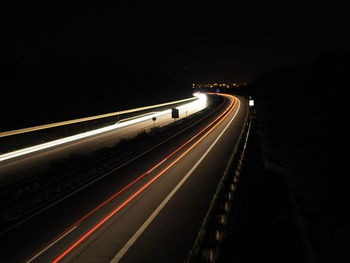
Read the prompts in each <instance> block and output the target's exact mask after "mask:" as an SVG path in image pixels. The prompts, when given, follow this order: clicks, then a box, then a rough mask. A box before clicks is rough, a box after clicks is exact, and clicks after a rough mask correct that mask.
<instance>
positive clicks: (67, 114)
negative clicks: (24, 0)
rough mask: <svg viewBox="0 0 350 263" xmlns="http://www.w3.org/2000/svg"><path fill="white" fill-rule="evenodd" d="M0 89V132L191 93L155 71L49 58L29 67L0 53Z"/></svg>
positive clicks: (104, 62) (157, 101) (116, 109)
mask: <svg viewBox="0 0 350 263" xmlns="http://www.w3.org/2000/svg"><path fill="white" fill-rule="evenodd" d="M0 89H1V90H0V91H1V98H2V101H3V102H6V103H1V105H0V111H1V114H0V121H1V125H0V130H1V131H5V130H10V129H15V128H23V127H28V126H32V125H38V124H44V123H51V122H55V121H62V120H68V119H74V118H78V117H84V116H90V115H95V114H102V113H108V112H113V111H118V110H122V109H130V108H134V107H138V106H146V105H153V104H156V103H161V102H168V101H173V100H178V99H181V98H188V97H190V96H192V90H191V88H190V86H189V85H186V84H184V83H180V82H178V81H175V80H174V79H171V78H169V77H167V76H164V75H160V74H158V73H155V72H151V71H147V70H141V69H127V68H122V67H120V66H116V65H115V64H113V63H112V62H111V61H108V60H100V61H97V60H95V61H88V62H87V61H85V62H82V61H79V60H74V59H72V58H70V57H54V56H53V57H51V56H47V57H46V58H43V59H42V61H41V62H40V64H36V65H32V66H28V65H27V66H25V65H23V64H22V63H20V62H19V61H16V59H15V58H13V57H0Z"/></svg>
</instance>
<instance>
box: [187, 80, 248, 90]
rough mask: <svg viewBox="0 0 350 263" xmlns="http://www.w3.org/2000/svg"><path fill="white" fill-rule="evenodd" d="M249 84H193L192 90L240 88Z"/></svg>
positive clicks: (242, 82) (243, 82)
mask: <svg viewBox="0 0 350 263" xmlns="http://www.w3.org/2000/svg"><path fill="white" fill-rule="evenodd" d="M247 84H248V82H245V81H241V82H231V83H193V84H192V88H194V89H198V88H213V89H217V88H227V89H229V88H238V87H243V86H246V85H247Z"/></svg>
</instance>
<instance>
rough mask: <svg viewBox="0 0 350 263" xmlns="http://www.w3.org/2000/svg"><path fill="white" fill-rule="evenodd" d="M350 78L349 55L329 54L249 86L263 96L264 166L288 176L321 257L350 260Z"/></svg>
mask: <svg viewBox="0 0 350 263" xmlns="http://www.w3.org/2000/svg"><path fill="white" fill-rule="evenodd" d="M349 76H350V57H349V56H346V55H337V54H332V53H325V54H323V55H322V56H320V57H319V58H318V59H316V60H315V61H313V62H312V63H309V64H304V65H299V66H296V67H294V68H290V69H286V70H283V71H281V72H277V73H273V74H270V75H268V76H265V77H262V78H260V79H258V80H257V81H256V82H255V83H254V84H252V85H251V86H250V87H247V90H248V91H249V92H248V93H249V94H253V96H254V97H255V99H256V113H257V124H258V127H259V132H260V135H261V136H260V139H261V142H262V147H263V155H264V160H265V166H267V167H269V168H270V169H272V170H273V169H275V172H277V174H278V173H280V174H282V175H283V177H285V178H286V181H287V184H288V185H289V189H290V193H291V195H292V200H294V201H295V204H296V205H297V206H298V210H297V211H298V212H297V213H300V215H301V217H299V215H297V218H303V219H304V222H305V223H306V224H305V225H306V231H307V232H308V233H309V236H308V238H309V239H310V241H311V244H312V246H311V247H309V248H308V249H311V250H313V251H311V254H310V255H312V254H314V253H315V255H316V256H315V259H316V260H317V261H318V262H348V261H349V260H350V253H349V251H350V246H349V245H350V242H349V235H350V223H349V222H350V218H349V213H348V211H347V210H348V200H349V199H348V186H349V184H348V182H349V179H348V175H347V174H348V165H347V161H348V160H347V159H348V157H347V156H348V154H347V152H348V147H347V146H346V145H347V144H348V136H349V133H348V132H347V129H348V128H347V127H346V126H347V120H348V116H347V113H346V112H348V109H347V107H348V106H347V105H348V103H347V100H348V97H347V93H346V92H347V89H348V87H349V84H348V83H349ZM276 168H278V169H276ZM278 198H279V197H278V196H276V199H278ZM299 209H300V210H299ZM305 225H304V226H305ZM300 226H303V223H301V224H300ZM304 234H305V233H304ZM310 258H311V257H310ZM310 258H309V259H310Z"/></svg>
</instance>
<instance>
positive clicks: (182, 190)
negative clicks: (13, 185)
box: [0, 95, 248, 263]
mask: <svg viewBox="0 0 350 263" xmlns="http://www.w3.org/2000/svg"><path fill="white" fill-rule="evenodd" d="M223 96H225V98H226V100H225V106H224V107H223V108H222V109H221V111H220V112H218V113H217V114H215V115H211V116H210V117H209V118H208V119H206V120H203V121H202V122H200V123H198V124H197V125H195V126H193V127H192V128H191V129H188V130H186V131H184V132H183V133H181V134H179V135H178V136H176V137H174V138H173V139H171V140H168V141H167V142H166V143H164V144H161V145H159V146H158V147H156V148H154V149H153V150H151V151H149V152H147V154H145V155H141V156H140V157H139V158H136V159H135V160H133V161H132V162H130V163H128V164H127V165H125V166H123V167H121V168H120V169H118V170H116V171H114V172H113V173H111V174H109V175H108V176H106V177H104V178H103V179H102V180H100V181H97V182H96V183H95V184H93V185H91V186H89V187H87V188H85V189H84V190H83V191H80V192H78V193H77V194H75V195H73V196H71V197H69V198H68V199H65V200H63V201H62V202H60V203H59V204H57V205H56V206H54V207H51V208H50V209H47V210H46V211H44V212H43V213H41V214H39V215H37V216H36V217H34V218H31V219H30V220H28V221H26V222H24V223H23V224H21V225H19V226H18V227H16V228H14V229H12V230H11V231H9V232H6V233H5V234H3V235H1V236H0V242H1V253H0V262H9V263H11V262H27V263H30V262H84V263H88V262H98V263H103V262H108V263H117V262H183V260H184V259H185V258H186V256H187V253H188V251H189V249H190V248H191V246H192V245H193V242H194V240H195V238H196V235H197V233H198V230H199V228H200V226H201V224H202V222H203V219H204V216H205V214H206V212H207V209H208V206H209V203H210V201H211V199H212V196H213V194H214V192H215V190H216V187H217V185H218V182H219V180H220V178H221V176H222V174H223V172H224V170H225V168H226V165H227V162H228V160H229V157H230V155H231V154H232V151H233V149H234V146H235V145H236V143H237V140H238V137H239V135H240V133H241V131H242V128H243V125H244V121H245V119H246V116H247V113H248V109H247V103H246V102H245V100H244V99H242V98H234V97H233V96H230V95H223Z"/></svg>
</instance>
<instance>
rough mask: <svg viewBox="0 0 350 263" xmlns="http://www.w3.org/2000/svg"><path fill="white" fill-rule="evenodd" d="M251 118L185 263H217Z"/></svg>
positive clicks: (241, 135)
mask: <svg viewBox="0 0 350 263" xmlns="http://www.w3.org/2000/svg"><path fill="white" fill-rule="evenodd" d="M248 115H249V114H248ZM248 118H249V117H248V116H247V118H246V120H245V124H244V129H243V130H242V132H241V134H240V137H239V140H238V143H237V144H236V147H235V148H234V151H233V153H232V155H231V157H230V159H229V161H228V164H227V166H226V169H225V172H224V174H223V176H222V178H221V180H220V182H219V185H218V187H217V189H216V192H215V194H214V196H213V199H212V201H211V203H210V206H209V209H208V211H207V214H206V216H205V218H204V221H203V223H202V226H201V228H200V230H199V232H198V235H197V238H196V240H195V242H194V245H193V246H192V248H191V250H190V251H189V254H188V257H187V258H186V259H185V261H184V262H185V263H194V262H203V263H204V262H216V261H217V257H218V255H219V251H220V245H221V242H222V241H223V238H224V231H225V228H226V226H227V223H228V218H229V215H230V212H231V206H232V201H233V197H234V195H235V192H236V190H237V185H238V182H239V176H240V174H241V170H242V166H243V160H244V156H245V152H246V148H247V143H248V137H249V133H250V128H251V120H250V119H248Z"/></svg>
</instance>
